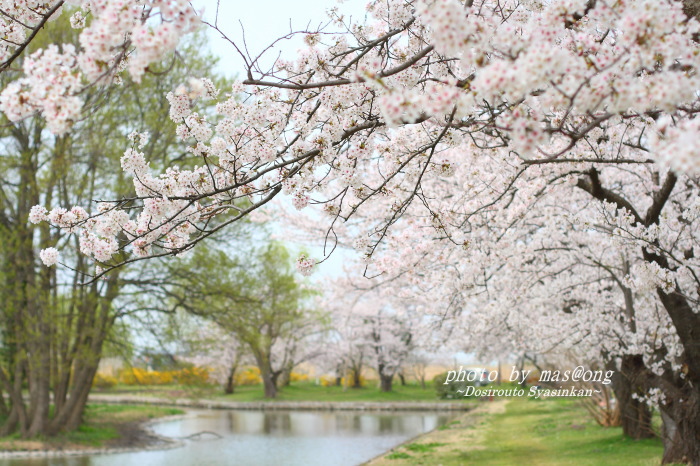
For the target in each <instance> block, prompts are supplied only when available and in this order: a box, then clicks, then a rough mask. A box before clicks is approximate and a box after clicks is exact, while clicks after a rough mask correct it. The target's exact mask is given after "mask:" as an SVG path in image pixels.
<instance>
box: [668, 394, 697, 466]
mask: <svg viewBox="0 0 700 466" xmlns="http://www.w3.org/2000/svg"><path fill="white" fill-rule="evenodd" d="M660 411H661V419H662V420H663V429H662V433H661V438H662V440H663V444H664V456H663V458H662V463H663V464H669V463H682V464H686V463H688V464H693V465H694V466H698V465H700V397H698V395H697V390H693V391H692V392H688V393H687V394H686V395H685V397H684V398H683V401H682V402H681V401H680V399H676V398H675V397H674V399H673V400H670V401H668V402H667V403H666V404H665V405H662V406H660Z"/></svg>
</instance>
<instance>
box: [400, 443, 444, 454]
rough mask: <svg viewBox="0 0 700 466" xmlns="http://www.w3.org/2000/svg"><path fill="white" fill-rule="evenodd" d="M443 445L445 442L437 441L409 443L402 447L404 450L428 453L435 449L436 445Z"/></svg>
mask: <svg viewBox="0 0 700 466" xmlns="http://www.w3.org/2000/svg"><path fill="white" fill-rule="evenodd" d="M443 445H445V444H444V443H439V442H430V443H409V444H408V445H406V446H405V447H404V448H406V450H409V451H412V452H416V453H430V452H432V451H433V450H435V449H436V448H437V447H441V446H443Z"/></svg>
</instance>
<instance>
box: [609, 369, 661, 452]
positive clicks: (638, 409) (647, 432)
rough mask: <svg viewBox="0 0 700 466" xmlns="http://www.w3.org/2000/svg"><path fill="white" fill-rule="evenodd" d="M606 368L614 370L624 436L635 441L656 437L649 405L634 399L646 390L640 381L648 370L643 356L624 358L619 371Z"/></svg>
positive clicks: (614, 381) (615, 389)
mask: <svg viewBox="0 0 700 466" xmlns="http://www.w3.org/2000/svg"><path fill="white" fill-rule="evenodd" d="M606 366H607V367H609V368H610V369H612V370H613V375H612V377H611V380H612V386H613V391H614V392H615V398H616V400H617V403H618V406H619V409H620V421H621V423H622V432H623V434H625V435H626V436H628V437H630V438H633V439H635V440H638V439H643V438H651V437H655V434H654V431H653V430H652V428H651V409H650V407H649V405H647V404H646V403H643V402H640V401H639V400H638V399H635V398H633V395H635V394H636V395H639V396H643V395H644V394H645V389H644V386H643V384H642V383H641V379H640V375H642V374H643V373H644V371H645V370H646V367H645V366H644V360H643V358H642V356H641V355H625V356H622V364H621V367H620V370H619V371H617V370H614V366H613V365H612V364H607V365H606ZM610 369H609V370H610Z"/></svg>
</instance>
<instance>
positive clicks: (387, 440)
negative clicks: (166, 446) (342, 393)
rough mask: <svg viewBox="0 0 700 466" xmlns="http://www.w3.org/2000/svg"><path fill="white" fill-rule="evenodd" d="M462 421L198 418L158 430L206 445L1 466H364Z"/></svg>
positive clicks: (333, 415)
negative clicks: (362, 465) (412, 440)
mask: <svg viewBox="0 0 700 466" xmlns="http://www.w3.org/2000/svg"><path fill="white" fill-rule="evenodd" d="M455 415H456V414H453V413H431V412H391V413H387V412H371V413H368V412H357V411H354V412H352V411H350V412H349V411H341V412H339V411H332V412H327V411H311V412H309V411H225V410H196V411H191V412H190V414H189V415H188V416H186V417H185V418H180V419H176V420H172V421H165V422H161V423H158V424H155V425H154V426H153V430H154V431H155V432H156V433H158V434H160V435H164V436H167V437H173V438H185V437H187V436H191V435H193V434H196V433H198V432H203V431H208V432H215V433H216V434H218V435H219V436H220V438H219V437H216V436H214V435H212V434H203V435H200V436H198V438H199V439H198V440H185V446H183V447H181V448H175V449H170V450H160V451H144V452H135V453H121V454H112V455H99V456H91V457H90V456H85V457H67V458H50V459H44V458H42V459H37V458H32V459H21V460H20V459H4V460H3V459H0V466H59V465H60V466H124V465H138V466H150V465H153V466H157V465H167V466H180V465H183V466H184V465H197V466H204V465H212V466H213V465H229V464H236V465H255V466H258V465H259V466H265V465H270V466H272V465H274V466H277V465H280V464H284V465H334V466H335V465H339V466H342V465H348V466H350V465H357V464H360V463H362V462H364V461H367V460H369V459H371V458H373V457H375V456H377V455H379V454H381V453H383V452H385V451H387V450H389V449H391V448H392V447H394V446H396V445H398V444H400V443H401V442H404V441H406V440H408V439H410V438H412V437H415V436H416V435H419V434H422V433H424V432H428V431H430V430H433V429H435V428H437V427H439V426H440V425H442V424H444V423H446V422H447V421H449V420H450V419H451V418H452V417H453V416H455Z"/></svg>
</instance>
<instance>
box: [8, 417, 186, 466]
mask: <svg viewBox="0 0 700 466" xmlns="http://www.w3.org/2000/svg"><path fill="white" fill-rule="evenodd" d="M186 416H187V414H177V415H174V416H164V417H159V418H156V419H149V420H147V421H143V422H138V423H136V424H135V425H133V426H129V425H128V424H129V423H127V424H125V425H124V426H123V427H126V428H128V429H130V430H131V431H130V432H129V436H128V437H129V438H130V441H127V442H126V443H127V445H125V446H114V447H85V448H72V449H64V448H61V447H56V448H42V449H36V450H0V459H22V458H59V457H69V456H90V455H113V454H119V453H133V452H139V451H155V450H170V449H173V448H180V447H182V446H183V445H184V444H185V442H183V441H182V440H179V439H175V438H171V437H166V436H163V435H159V434H157V433H155V431H153V429H152V428H151V426H153V425H154V424H157V423H160V422H167V421H174V420H178V419H182V418H183V417H186ZM125 438H127V436H122V438H121V439H120V440H124V439H125ZM136 438H139V440H135V439H136ZM144 438H146V439H147V440H146V443H145V444H144V441H143V439H144Z"/></svg>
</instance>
